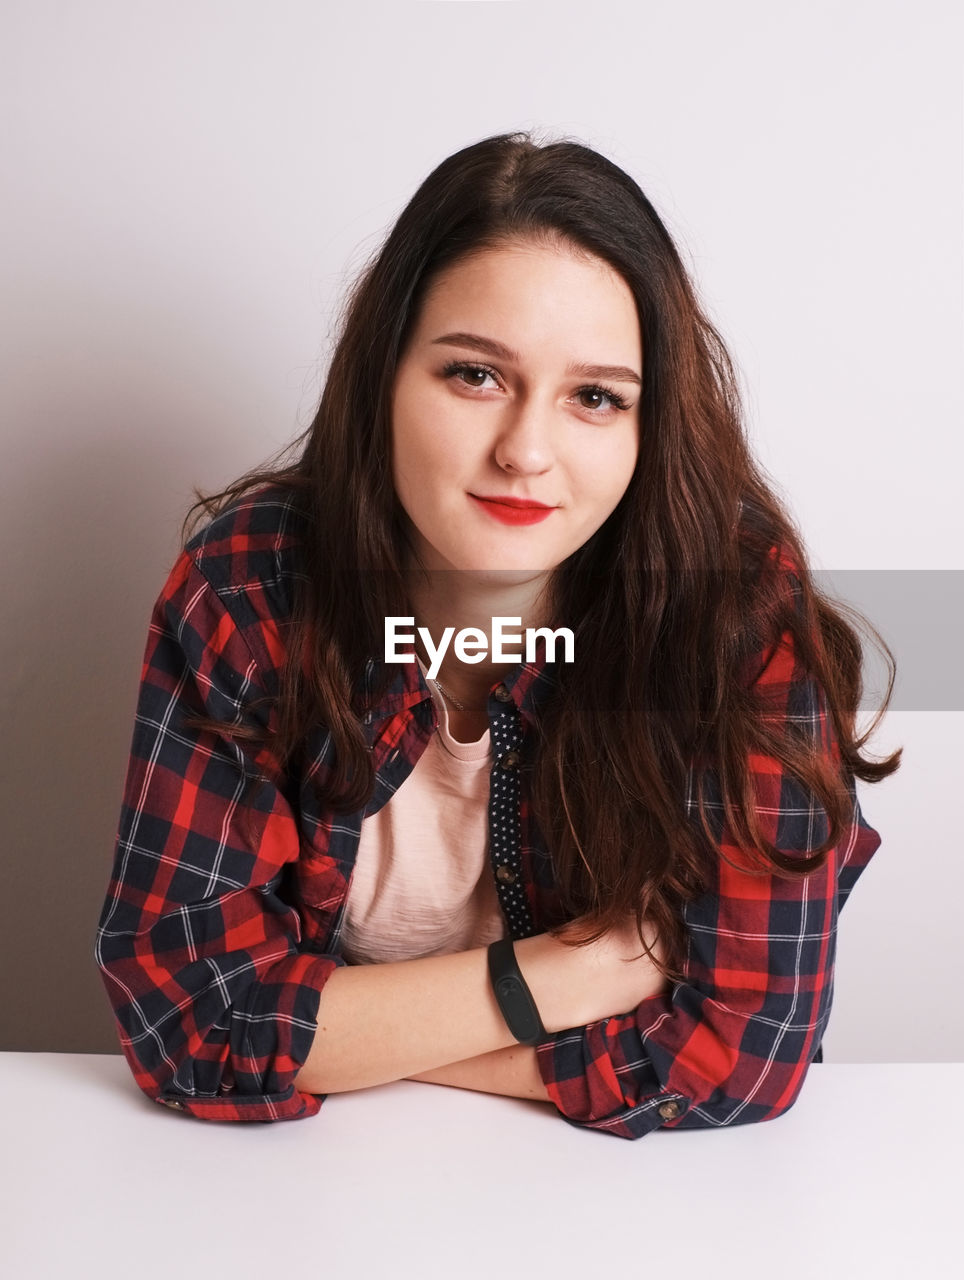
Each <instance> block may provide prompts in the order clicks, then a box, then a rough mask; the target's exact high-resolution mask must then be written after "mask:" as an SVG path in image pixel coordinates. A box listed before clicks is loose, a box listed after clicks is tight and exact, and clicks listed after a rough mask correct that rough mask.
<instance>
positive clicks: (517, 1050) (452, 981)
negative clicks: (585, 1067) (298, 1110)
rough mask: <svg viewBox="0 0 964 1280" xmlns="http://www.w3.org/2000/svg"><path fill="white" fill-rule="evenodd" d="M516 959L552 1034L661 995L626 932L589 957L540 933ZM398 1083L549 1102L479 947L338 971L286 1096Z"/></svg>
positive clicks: (652, 969) (588, 951)
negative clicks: (505, 1013) (404, 1081)
mask: <svg viewBox="0 0 964 1280" xmlns="http://www.w3.org/2000/svg"><path fill="white" fill-rule="evenodd" d="M647 941H649V942H650V945H654V941H655V940H654V939H653V938H651V937H650V938H648V939H647ZM515 951H516V958H517V960H518V963H519V967H520V971H521V972H522V974H523V977H524V978H525V979H526V982H527V983H528V985H529V988H530V990H531V991H532V995H533V999H534V1000H535V1002H536V1006H537V1008H538V1009H539V1012H540V1016H541V1018H542V1021H543V1024H544V1026H545V1027H546V1030H547V1032H549V1033H553V1032H557V1031H562V1030H565V1029H566V1028H569V1027H575V1026H580V1025H582V1024H584V1023H588V1022H591V1021H594V1020H598V1019H601V1018H605V1017H608V1016H610V1015H612V1014H616V1013H622V1012H625V1011H626V1010H627V1009H631V1008H633V1007H635V1006H636V1005H637V1004H639V1002H640V1001H641V1000H643V999H645V998H646V997H648V996H651V995H655V994H657V993H658V992H660V991H662V990H664V989H665V987H666V981H665V979H664V978H663V976H662V974H661V973H660V972H659V970H658V969H657V968H656V966H655V965H654V964H653V962H652V961H651V960H650V959H649V957H648V956H647V955H646V954H645V953H643V954H639V953H641V952H642V947H641V946H640V943H639V939H638V937H637V935H636V933H635V929H634V927H633V925H632V923H630V922H627V923H626V924H625V925H624V926H621V927H620V928H619V929H614V930H610V931H609V933H607V934H604V935H603V937H602V938H600V939H599V940H597V941H596V942H594V943H591V944H590V945H589V946H586V947H570V946H566V945H565V944H564V943H563V942H561V941H560V940H559V939H557V938H555V937H552V936H551V935H549V934H545V933H544V934H538V935H536V936H534V937H530V938H525V939H522V940H521V941H518V942H517V943H516V944H515ZM359 1009H363V1010H364V1011H365V1014H366V1016H365V1017H364V1018H360V1017H359V1016H358V1011H359ZM399 1079H408V1080H419V1081H423V1082H425V1083H429V1084H447V1085H453V1086H456V1087H458V1088H462V1089H476V1090H478V1091H480V1092H484V1093H499V1094H504V1095H506V1096H510V1097H517V1098H537V1099H540V1100H542V1101H545V1102H550V1101H551V1099H550V1097H549V1093H548V1091H547V1089H546V1087H545V1084H544V1083H543V1080H542V1076H541V1074H540V1072H539V1066H538V1060H537V1054H536V1050H535V1049H534V1048H532V1047H530V1046H527V1045H521V1044H518V1043H517V1042H516V1040H515V1039H514V1037H513V1035H512V1033H511V1032H510V1031H509V1029H508V1027H507V1026H506V1023H505V1020H504V1018H503V1016H502V1013H501V1010H500V1009H499V1006H498V1004H497V1002H496V1000H495V996H494V994H493V992H492V990H491V987H490V985H489V979H488V967H487V957H486V949H485V948H484V947H479V948H475V949H473V950H471V951H465V952H460V953H458V954H456V955H448V956H432V957H426V958H423V959H418V960H409V961H400V962H397V963H392V964H379V965H360V966H345V967H342V968H339V969H338V970H337V971H336V972H335V973H333V974H332V976H331V977H330V978H329V980H328V982H327V984H326V986H325V988H324V991H323V993H322V999H321V1004H320V1007H319V1010H318V1031H317V1033H316V1035H315V1039H314V1042H313V1044H312V1049H311V1052H310V1054H309V1057H308V1059H307V1060H306V1062H305V1063H304V1066H303V1067H302V1069H301V1071H300V1072H299V1075H298V1077H297V1078H296V1080H295V1086H296V1087H297V1088H299V1089H307V1090H309V1091H311V1092H315V1093H338V1092H344V1091H346V1090H350V1089H359V1088H365V1087H368V1086H371V1085H376V1084H384V1083H387V1082H389V1081H391V1080H399Z"/></svg>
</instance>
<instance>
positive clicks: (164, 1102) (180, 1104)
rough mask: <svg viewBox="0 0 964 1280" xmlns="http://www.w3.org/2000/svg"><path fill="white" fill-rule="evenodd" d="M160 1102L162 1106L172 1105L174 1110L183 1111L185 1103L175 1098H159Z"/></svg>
mask: <svg viewBox="0 0 964 1280" xmlns="http://www.w3.org/2000/svg"><path fill="white" fill-rule="evenodd" d="M158 1102H159V1103H160V1104H161V1106H162V1107H170V1108H171V1110H172V1111H183V1110H184V1103H183V1102H178V1101H177V1100H176V1099H174V1098H158Z"/></svg>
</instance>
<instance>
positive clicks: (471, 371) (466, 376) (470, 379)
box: [445, 364, 495, 389]
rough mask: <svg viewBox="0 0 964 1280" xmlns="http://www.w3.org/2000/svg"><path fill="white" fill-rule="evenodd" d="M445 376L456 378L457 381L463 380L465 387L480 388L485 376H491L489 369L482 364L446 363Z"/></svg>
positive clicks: (492, 376)
mask: <svg viewBox="0 0 964 1280" xmlns="http://www.w3.org/2000/svg"><path fill="white" fill-rule="evenodd" d="M445 376H446V377H447V378H457V379H458V380H459V382H463V383H464V384H465V385H466V386H467V387H476V388H478V389H481V388H482V387H484V386H485V380H486V378H493V379H494V377H495V375H494V374H493V372H492V370H491V369H486V368H485V366H484V365H479V364H450V365H446V368H445Z"/></svg>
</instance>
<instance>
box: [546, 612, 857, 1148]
mask: <svg viewBox="0 0 964 1280" xmlns="http://www.w3.org/2000/svg"><path fill="white" fill-rule="evenodd" d="M759 680H760V682H763V683H765V684H766V685H767V686H768V688H767V693H768V694H769V695H770V697H769V698H768V707H769V706H780V707H782V713H781V714H782V715H783V717H785V719H786V720H787V721H788V722H789V721H790V720H793V721H795V722H796V724H797V725H798V726H800V727H802V728H804V729H805V730H806V731H807V732H808V734H810V735H811V737H812V740H813V742H814V743H815V744H818V747H819V748H821V749H823V750H826V751H827V752H830V753H833V755H834V756H835V757H836V754H837V749H836V740H835V738H834V737H833V736H832V721H831V718H830V713H829V709H828V707H827V702H826V695H825V694H824V692H823V690H822V688H821V687H820V685H819V684H818V683H817V682H816V681H815V680H814V679H813V678H812V677H811V676H810V675H808V674H807V673H806V672H805V671H804V670H803V669H802V667H801V666H800V664H798V662H797V661H796V660H795V656H794V647H793V643H792V637H791V633H790V632H789V631H787V632H786V633H785V634H784V635H783V637H782V638H781V641H780V643H779V645H778V646H777V647H776V649H775V651H774V653H773V656H772V658H771V659H770V661H769V662H768V664H767V665H766V667H765V668H764V671H763V673H762V674H761V676H760V677H759ZM771 699H772V701H771ZM750 768H751V775H752V778H753V782H754V787H755V792H756V795H757V797H758V815H759V818H760V822H761V826H762V829H763V832H764V834H765V835H766V836H767V838H768V839H769V840H771V841H773V842H774V843H775V845H776V847H777V848H778V849H780V850H781V851H782V852H784V853H787V854H791V855H792V854H799V855H805V854H807V853H809V852H810V851H812V850H813V849H815V848H817V847H818V846H819V845H820V844H821V843H822V841H823V840H824V839H825V838H826V835H827V831H828V829H829V827H828V822H827V817H826V814H825V812H824V810H823V808H822V806H820V805H819V803H818V801H817V799H816V797H815V796H813V795H812V794H811V793H810V792H809V791H808V790H807V789H805V788H804V787H803V786H802V785H801V784H800V783H799V782H798V781H797V780H796V779H794V778H791V777H789V776H787V775H786V774H785V773H783V772H782V770H781V766H780V764H779V762H778V761H776V760H775V759H772V758H770V757H766V756H762V755H756V756H751V759H750ZM848 789H849V791H850V794H851V798H852V801H853V810H852V819H851V822H850V823H849V825H845V829H844V838H843V839H842V841H841V843H839V844H838V846H837V847H835V848H834V849H832V850H831V851H830V853H829V854H828V856H827V860H826V862H825V863H824V865H823V867H822V868H820V869H819V870H817V871H814V872H811V873H809V874H808V875H806V876H805V877H794V878H793V879H790V878H786V877H780V876H777V875H770V874H765V875H759V874H757V875H752V874H750V872H749V871H748V870H745V869H740V868H741V865H742V867H744V868H745V867H746V859H745V857H742V858H741V851H740V848H739V847H738V846H737V844H736V843H735V841H734V838H733V835H732V833H731V832H730V831H729V829H728V827H727V826H726V825H725V824H724V822H723V820H722V804H721V797H720V793H719V787H718V783H717V781H716V778H715V774H713V773H712V771H711V772H710V775H709V786H708V789H707V801H708V804H707V808H708V810H709V811H710V813H711V814H712V813H713V812H714V810H715V811H716V812H717V814H718V825H717V828H716V829H717V830H718V831H719V832H720V842H719V843H720V854H721V856H720V857H718V858H717V859H716V860H715V868H714V872H713V877H714V878H713V882H712V883H711V884H710V886H709V887H708V888H707V890H706V891H705V892H704V893H703V894H702V895H701V896H699V897H698V898H696V899H694V900H693V901H691V902H689V903H687V904H686V905H685V907H684V910H683V917H684V925H685V928H686V934H687V958H686V962H685V965H684V970H683V971H684V974H685V977H686V980H685V981H684V982H682V983H678V984H677V985H676V986H675V987H674V988H673V989H672V991H670V992H667V993H665V994H661V995H658V996H653V997H651V998H650V999H648V1000H644V1001H643V1002H642V1003H641V1004H640V1005H639V1006H638V1007H637V1008H636V1009H635V1010H633V1011H631V1012H629V1013H626V1014H624V1015H619V1016H616V1017H610V1018H605V1019H603V1020H601V1021H599V1022H595V1023H591V1024H589V1025H588V1026H585V1027H579V1028H574V1029H571V1030H568V1031H563V1032H560V1033H558V1034H555V1035H552V1036H549V1037H548V1038H547V1039H546V1040H545V1041H543V1042H542V1043H541V1044H539V1045H538V1046H537V1061H538V1064H539V1070H540V1074H541V1076H542V1079H543V1081H544V1083H545V1085H546V1089H547V1091H548V1093H549V1096H550V1099H551V1100H552V1102H553V1103H554V1104H555V1105H556V1107H557V1109H558V1110H559V1112H560V1113H561V1115H562V1116H563V1117H564V1118H565V1119H567V1120H568V1121H569V1122H570V1123H572V1124H575V1125H578V1126H580V1127H585V1128H593V1129H600V1130H603V1131H605V1132H607V1133H612V1134H614V1135H616V1136H618V1137H622V1138H631V1139H632V1138H640V1137H643V1136H644V1135H645V1134H647V1133H649V1132H651V1131H652V1130H653V1129H655V1128H657V1127H665V1128H673V1129H676V1128H715V1127H717V1126H720V1125H728V1124H748V1123H752V1122H754V1121H760V1120H770V1119H773V1118H775V1117H777V1116H779V1115H782V1114H783V1113H784V1112H785V1111H787V1110H788V1109H789V1108H790V1106H792V1104H793V1103H794V1102H795V1100H796V1098H797V1096H798V1094H799V1092H800V1088H801V1086H802V1084H803V1081H804V1078H805V1076H806V1074H807V1070H808V1067H809V1065H810V1063H811V1061H812V1060H813V1057H814V1054H815V1053H816V1051H817V1050H818V1048H819V1047H820V1041H821V1038H822V1036H823V1033H824V1029H825V1027H826V1025H827V1020H828V1017H829V1014H830V1005H831V997H832V992H833V971H834V954H835V942H836V930H837V917H838V912H839V909H840V906H841V905H842V903H843V902H844V901H845V899H846V897H847V895H848V894H849V892H850V890H851V888H852V887H853V883H854V881H855V880H856V878H857V876H858V875H859V874H860V872H861V871H862V870H863V868H864V866H866V864H867V862H868V861H869V860H870V858H871V856H872V854H873V853H874V852H875V850H876V849H877V848H878V846H879V844H880V837H879V835H878V834H877V832H876V831H874V830H873V829H872V828H871V827H870V826H868V824H867V823H866V822H865V820H864V818H863V815H862V814H861V812H860V806H859V804H858V803H857V799H856V793H855V789H854V784H853V780H852V779H851V780H850V783H849V788H848ZM734 864H735V865H734Z"/></svg>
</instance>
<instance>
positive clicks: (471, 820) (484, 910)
mask: <svg viewBox="0 0 964 1280" xmlns="http://www.w3.org/2000/svg"><path fill="white" fill-rule="evenodd" d="M424 672H425V669H424V667H423V668H422V673H423V675H424ZM429 687H430V688H431V689H432V696H433V698H435V705H436V710H437V712H438V719H439V728H438V732H437V733H436V734H434V735H433V737H432V740H431V742H430V743H429V745H428V746H427V747H426V749H425V751H424V752H423V753H422V755H421V757H420V758H419V760H418V762H417V763H416V765H415V768H414V769H413V770H412V772H411V774H410V775H409V777H408V778H406V780H405V783H404V785H403V786H402V787H400V788H399V790H398V791H397V792H396V793H395V795H393V796H392V798H391V800H389V801H388V803H387V804H385V805H383V806H382V808H381V809H380V810H379V811H378V813H376V814H373V815H372V816H371V817H370V818H366V819H365V820H364V822H363V823H362V828H361V838H360V840H359V844H358V854H357V858H356V862H355V870H354V874H353V875H352V879H351V886H350V888H349V891H348V904H347V907H346V915H345V924H344V933H343V939H344V951H343V954H344V957H345V959H346V960H347V961H348V963H349V964H384V963H387V962H389V961H392V960H412V959H415V958H416V957H417V956H441V955H450V954H452V953H454V952H457V951H468V950H470V949H471V948H473V947H483V946H487V945H488V944H489V943H490V942H495V941H496V939H498V938H502V937H504V936H505V932H506V930H505V922H504V920H503V917H502V911H501V909H500V907H499V900H498V896H497V893H496V888H495V880H494V878H493V875H492V868H491V866H490V865H489V857H488V802H489V771H490V769H491V750H490V743H489V731H488V729H487V730H486V731H485V733H484V734H483V735H482V737H481V738H479V740H478V741H477V742H457V741H456V740H455V739H454V738H453V737H452V735H451V733H450V732H449V723H448V710H447V708H446V705H445V699H444V698H443V697H442V696H441V695H440V694H438V693H437V691H436V690H435V689H434V687H433V686H432V685H431V684H430V685H429Z"/></svg>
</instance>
